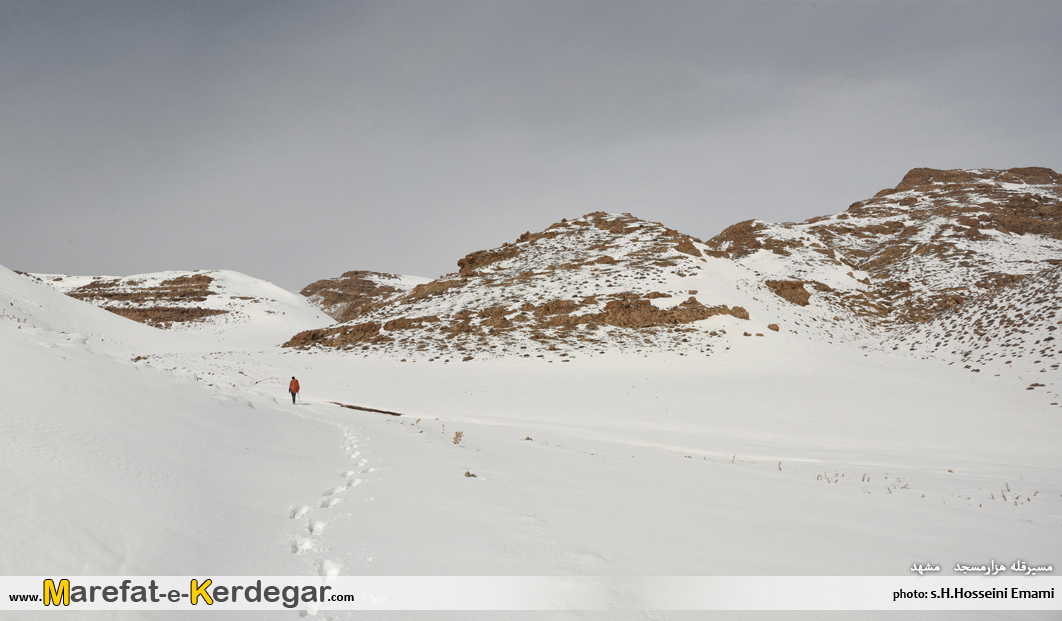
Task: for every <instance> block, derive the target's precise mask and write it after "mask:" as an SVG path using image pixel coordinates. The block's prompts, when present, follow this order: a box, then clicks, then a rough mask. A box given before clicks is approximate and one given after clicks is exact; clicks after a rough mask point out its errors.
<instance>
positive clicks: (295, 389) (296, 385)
mask: <svg viewBox="0 0 1062 621" xmlns="http://www.w3.org/2000/svg"><path fill="white" fill-rule="evenodd" d="M288 390H290V391H291V392H299V380H297V379H293V380H291V383H290V384H288Z"/></svg>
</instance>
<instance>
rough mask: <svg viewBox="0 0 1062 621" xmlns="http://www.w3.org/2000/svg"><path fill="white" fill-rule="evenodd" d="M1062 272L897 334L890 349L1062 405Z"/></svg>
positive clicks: (1035, 278)
mask: <svg viewBox="0 0 1062 621" xmlns="http://www.w3.org/2000/svg"><path fill="white" fill-rule="evenodd" d="M1060 332H1062V266H1060V267H1055V268H1051V269H1048V270H1044V271H1043V272H1040V273H1039V274H1036V275H1035V276H1031V277H1029V278H1026V279H1024V280H1022V281H1021V282H1019V283H1018V284H1015V285H1012V286H1010V287H1005V288H1002V289H999V290H997V291H994V292H991V293H987V294H985V295H983V296H981V297H979V298H976V299H974V300H971V301H969V302H966V303H964V304H962V305H961V306H958V307H956V308H955V309H952V310H951V311H949V312H946V313H944V314H942V315H940V316H938V317H936V318H934V319H933V320H932V321H929V322H926V323H924V324H917V325H915V326H912V327H910V328H907V329H904V330H899V331H896V332H894V333H893V334H892V335H891V337H890V338H889V339H888V340H887V341H886V342H885V346H886V348H889V347H891V349H893V350H897V351H900V352H902V353H907V354H910V355H914V356H923V357H931V358H935V359H938V360H944V361H947V362H949V363H950V364H961V365H962V367H963V368H964V369H968V370H970V371H971V372H974V373H982V374H985V375H989V376H992V377H996V376H999V377H1002V378H1004V379H1005V380H1011V381H1014V382H1018V383H1020V384H1021V387H1023V388H1025V389H1026V390H1034V391H1037V392H1043V393H1045V394H1047V395H1050V397H1049V398H1050V400H1051V401H1052V405H1058V404H1059V402H1062V395H1060V393H1062V382H1060V381H1059V379H1060V377H1062V370H1060V368H1059V367H1060V366H1062V356H1060V355H1059V351H1060V348H1059V338H1060V336H1062V334H1060Z"/></svg>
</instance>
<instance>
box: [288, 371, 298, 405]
mask: <svg viewBox="0 0 1062 621" xmlns="http://www.w3.org/2000/svg"><path fill="white" fill-rule="evenodd" d="M288 392H290V393H291V402H292V403H295V396H296V395H298V394H299V380H297V379H295V376H294V375H292V376H291V383H290V384H288Z"/></svg>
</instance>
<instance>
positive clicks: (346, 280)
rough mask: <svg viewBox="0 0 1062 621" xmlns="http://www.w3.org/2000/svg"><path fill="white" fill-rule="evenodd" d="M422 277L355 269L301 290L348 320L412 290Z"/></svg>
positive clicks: (334, 315)
mask: <svg viewBox="0 0 1062 621" xmlns="http://www.w3.org/2000/svg"><path fill="white" fill-rule="evenodd" d="M422 281H427V279H416V278H413V277H409V276H399V275H397V274H387V273H383V272H369V271H351V272H345V273H344V274H343V275H342V276H339V277H338V278H327V279H324V280H318V281H317V282H314V283H311V284H309V285H306V286H305V287H303V289H302V291H300V292H299V293H301V294H302V295H303V296H305V297H306V298H308V299H309V300H310V303H311V304H313V305H314V306H316V307H317V308H319V309H321V310H322V311H323V312H324V313H325V314H326V315H328V316H329V317H332V318H333V319H335V320H336V321H339V322H345V321H351V320H353V319H355V318H357V317H359V316H361V315H362V314H363V313H365V312H367V311H368V310H369V309H371V308H373V307H374V306H379V305H381V304H385V303H386V302H387V301H388V300H391V299H393V298H395V297H396V296H399V295H402V294H404V293H407V292H409V291H410V290H411V289H412V288H413V287H414V286H416V284H417V283H419V282H422Z"/></svg>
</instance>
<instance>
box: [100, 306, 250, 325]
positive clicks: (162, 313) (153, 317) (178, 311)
mask: <svg viewBox="0 0 1062 621" xmlns="http://www.w3.org/2000/svg"><path fill="white" fill-rule="evenodd" d="M104 308H105V309H106V310H109V311H111V312H112V313H114V314H115V315H121V316H122V317H125V318H127V319H132V320H133V321H139V322H140V323H146V324H147V325H149V326H152V327H155V328H163V329H165V328H169V327H171V326H172V325H173V324H174V323H178V322H183V321H198V320H199V319H203V318H204V317H210V316H212V315H224V314H226V313H228V312H229V311H227V310H218V309H212V308H195V307H192V308H181V307H174V306H150V307H147V308H128V307H118V306H104Z"/></svg>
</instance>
